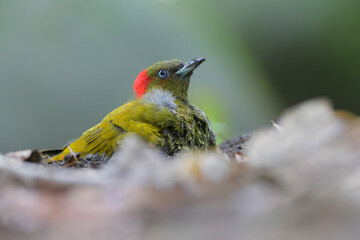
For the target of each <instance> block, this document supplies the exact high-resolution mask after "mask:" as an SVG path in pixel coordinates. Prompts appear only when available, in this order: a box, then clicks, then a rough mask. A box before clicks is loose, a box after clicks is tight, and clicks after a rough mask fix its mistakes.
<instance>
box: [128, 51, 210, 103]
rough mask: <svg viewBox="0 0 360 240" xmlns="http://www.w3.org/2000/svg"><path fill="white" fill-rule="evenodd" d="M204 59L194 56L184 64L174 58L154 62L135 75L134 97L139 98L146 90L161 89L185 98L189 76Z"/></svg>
mask: <svg viewBox="0 0 360 240" xmlns="http://www.w3.org/2000/svg"><path fill="white" fill-rule="evenodd" d="M204 61H205V58H194V59H193V60H191V61H189V62H187V63H185V64H183V63H182V62H181V61H179V60H176V59H175V60H169V61H163V62H158V63H155V64H154V65H152V66H150V67H148V68H146V69H145V70H143V71H142V72H141V73H140V74H139V75H138V76H137V78H136V80H135V83H134V92H135V94H136V97H138V98H141V97H142V96H143V95H144V94H145V93H146V92H148V91H151V90H155V89H162V90H166V91H169V92H171V93H172V95H173V96H174V97H177V98H182V99H185V100H186V99H187V95H188V88H189V82H190V77H191V75H192V73H193V71H194V69H195V68H197V67H198V66H199V65H200V64H201V63H202V62H204Z"/></svg>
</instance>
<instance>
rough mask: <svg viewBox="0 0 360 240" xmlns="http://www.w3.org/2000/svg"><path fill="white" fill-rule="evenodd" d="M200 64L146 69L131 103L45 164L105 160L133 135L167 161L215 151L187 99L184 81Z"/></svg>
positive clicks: (174, 63)
mask: <svg viewBox="0 0 360 240" xmlns="http://www.w3.org/2000/svg"><path fill="white" fill-rule="evenodd" d="M204 61H205V58H197V59H193V60H191V61H189V62H187V63H186V64H183V63H182V62H180V61H179V60H171V61H163V62H158V63H155V64H154V65H152V66H150V67H148V68H146V69H145V70H143V71H142V72H141V73H140V74H139V75H138V76H137V78H136V80H135V83H134V92H135V95H136V99H135V100H133V101H130V102H128V103H126V104H124V105H122V106H120V107H118V108H116V109H115V110H113V111H112V112H111V113H109V114H108V115H107V116H106V117H105V118H104V119H103V120H102V121H101V122H100V123H98V124H97V125H95V126H93V127H92V128H90V129H89V130H87V131H86V132H84V133H83V134H82V136H81V137H80V138H78V139H77V140H75V141H74V142H73V143H71V144H70V145H69V146H67V147H65V148H64V149H63V150H62V152H61V153H60V154H58V155H55V156H53V157H52V159H51V160H50V161H61V160H63V158H64V157H65V156H66V155H68V154H74V153H78V154H80V155H81V156H82V157H84V156H85V155H87V154H89V153H92V154H95V153H99V154H104V153H105V154H106V156H111V155H112V154H113V153H114V152H115V151H116V150H117V149H118V147H119V145H120V144H121V142H122V140H123V138H124V137H125V136H126V135H128V134H137V135H139V136H140V137H141V138H143V139H144V140H145V141H147V142H149V143H150V144H153V145H155V146H158V147H159V148H160V149H161V150H162V151H163V152H165V153H166V154H168V155H173V154H174V153H176V152H178V151H180V150H182V149H208V148H212V147H215V137H214V133H213V131H212V129H211V126H210V122H209V120H208V118H207V117H206V115H205V113H204V112H202V111H201V110H200V109H199V108H197V107H195V106H193V105H191V104H190V102H189V98H188V88H189V83H190V77H191V75H192V73H193V71H194V69H195V68H197V67H198V66H199V65H200V64H201V63H202V62H204Z"/></svg>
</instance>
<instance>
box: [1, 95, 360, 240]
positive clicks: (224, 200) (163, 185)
mask: <svg viewBox="0 0 360 240" xmlns="http://www.w3.org/2000/svg"><path fill="white" fill-rule="evenodd" d="M91 157H92V159H83V162H82V164H80V165H78V166H77V167H62V166H53V165H47V164H42V163H36V162H38V159H39V153H38V152H37V151H31V150H26V151H19V152H14V153H8V154H5V155H0V239H1V240H13V239H17V240H19V239H27V240H42V239H44V240H45V239H46V240H53V239H54V240H57V239H77V240H82V239H84V240H85V239H86V240H93V239H94V240H96V239H154V240H155V239H156V240H159V239H187V240H189V239H190V240H191V239H206V240H212V239H214V240H215V239H216V240H217V239H254V240H255V239H256V240H261V239H274V240H275V239H276V240H281V239H357V237H358V236H359V235H360V228H359V226H360V119H359V118H358V117H355V116H353V115H351V114H350V113H347V112H344V111H342V112H339V111H334V110H333V108H332V106H331V104H330V103H329V102H328V101H327V100H325V99H315V100H311V101H307V102H304V103H302V104H299V105H297V106H295V107H293V108H291V109H288V110H286V111H284V113H283V114H282V115H281V116H280V117H279V119H278V121H276V123H273V124H272V126H271V124H269V127H265V128H263V129H259V130H258V131H256V132H254V133H252V134H251V137H250V136H246V135H243V136H239V137H237V138H233V139H229V140H227V141H225V142H224V143H222V144H221V145H220V146H219V148H218V149H217V150H216V151H207V152H197V153H182V154H178V155H177V156H176V157H175V158H172V159H169V158H166V157H164V156H163V155H161V154H159V153H158V152H157V151H156V150H155V149H152V148H150V147H149V146H148V145H147V144H145V143H143V142H142V141H141V140H139V139H138V138H136V137H130V138H127V139H125V141H124V144H123V146H122V147H121V149H120V150H119V151H118V152H117V153H116V154H114V156H112V157H111V158H110V159H107V158H102V156H91ZM94 158H97V159H98V161H97V162H96V161H90V160H94ZM94 162H96V164H94ZM71 163H73V161H71V159H70V160H69V161H68V162H66V163H64V164H65V165H66V164H70V165H71ZM78 167H81V168H78Z"/></svg>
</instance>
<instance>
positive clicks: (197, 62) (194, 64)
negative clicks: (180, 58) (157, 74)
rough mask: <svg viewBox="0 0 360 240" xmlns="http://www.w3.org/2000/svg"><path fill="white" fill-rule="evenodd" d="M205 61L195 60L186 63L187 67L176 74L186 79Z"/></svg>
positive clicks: (201, 59)
mask: <svg viewBox="0 0 360 240" xmlns="http://www.w3.org/2000/svg"><path fill="white" fill-rule="evenodd" d="M204 61H205V58H203V57H202V58H194V59H192V60H191V61H189V62H187V63H185V65H184V66H183V67H182V68H181V69H179V70H178V71H177V72H176V73H175V74H176V75H178V76H180V77H182V78H183V77H185V76H186V75H188V74H190V73H192V71H194V70H195V68H197V67H198V66H199V65H200V64H201V63H202V62H204Z"/></svg>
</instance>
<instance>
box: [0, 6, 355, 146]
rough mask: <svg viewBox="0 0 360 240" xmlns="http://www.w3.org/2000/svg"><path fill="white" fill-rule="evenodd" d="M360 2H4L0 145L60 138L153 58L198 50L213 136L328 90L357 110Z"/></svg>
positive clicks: (199, 80)
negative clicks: (214, 132) (214, 133)
mask: <svg viewBox="0 0 360 240" xmlns="http://www.w3.org/2000/svg"><path fill="white" fill-rule="evenodd" d="M359 26H360V2H359V1H358V0H326V1H325V0H318V1H314V0H311V1H310V0H286V1H285V0H283V1H269V0H256V1H254V0H238V1H231V0H225V1H215V0H161V1H160V0H158V1H153V0H136V1H133V0H126V1H122V0H102V1H98V0H62V1H58V0H32V1H28V0H17V1H14V0H1V1H0V83H1V85H0V129H1V138H0V152H7V151H13V150H18V149H27V148H37V149H46V148H58V147H62V146H63V145H64V144H65V143H66V142H68V141H69V140H70V139H72V138H76V137H78V136H79V135H80V134H81V133H82V132H83V131H84V130H86V129H87V128H89V127H91V126H92V125H94V124H96V123H97V122H99V121H100V120H101V119H102V117H103V116H105V115H106V114H107V113H108V112H110V111H111V110H112V109H114V108H116V107H118V106H119V105H121V104H123V103H124V102H126V101H127V100H129V99H131V97H132V94H133V93H132V84H133V80H134V79H135V77H136V76H137V74H138V73H139V72H140V71H141V70H142V69H144V68H146V67H147V66H149V65H151V64H153V63H155V62H157V61H161V60H166V59H173V58H178V59H180V60H182V61H187V60H190V59H191V58H193V57H202V56H204V57H206V58H207V61H206V62H205V63H204V64H203V65H202V66H201V67H200V68H199V69H197V70H196V72H195V74H194V76H193V78H192V82H191V87H190V88H191V89H190V98H191V100H192V102H193V103H194V104H195V105H197V106H198V107H200V108H201V109H203V110H204V111H205V112H206V113H207V114H208V115H209V117H210V119H211V121H212V123H213V126H214V128H215V130H216V132H217V136H218V139H220V140H221V139H224V138H227V137H230V136H236V135H238V134H240V133H245V132H251V131H252V130H254V129H256V128H259V127H261V126H264V125H268V124H269V122H270V121H271V120H276V117H277V116H278V114H279V113H280V112H281V110H282V109H284V108H285V107H288V106H290V105H293V104H296V103H298V102H300V101H303V100H306V99H309V98H314V97H318V96H327V97H329V98H330V99H332V101H333V102H334V105H335V107H337V108H343V109H348V110H351V111H353V112H355V113H360V105H359V102H360V101H359V100H360V94H359V90H360V31H359Z"/></svg>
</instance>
